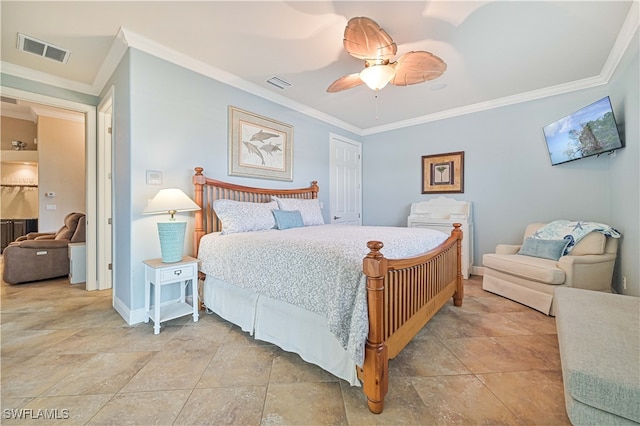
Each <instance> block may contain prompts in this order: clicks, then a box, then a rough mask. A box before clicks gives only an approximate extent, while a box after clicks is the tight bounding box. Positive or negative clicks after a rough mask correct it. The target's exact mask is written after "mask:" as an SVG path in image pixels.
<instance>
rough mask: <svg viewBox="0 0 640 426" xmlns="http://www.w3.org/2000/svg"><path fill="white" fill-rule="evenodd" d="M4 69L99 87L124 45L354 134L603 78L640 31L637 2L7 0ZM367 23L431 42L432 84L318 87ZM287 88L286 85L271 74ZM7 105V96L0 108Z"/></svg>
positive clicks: (94, 90)
mask: <svg viewBox="0 0 640 426" xmlns="http://www.w3.org/2000/svg"><path fill="white" fill-rule="evenodd" d="M0 5H1V6H0V7H1V15H2V16H1V19H2V21H1V23H2V26H1V27H2V46H1V49H2V50H1V59H2V72H3V73H5V74H12V75H22V76H26V77H28V78H30V79H33V80H36V81H42V82H46V83H49V84H53V85H56V86H61V87H66V88H69V89H72V90H78V91H81V92H85V93H90V94H94V95H96V94H98V93H99V91H100V90H101V89H102V86H103V85H104V84H105V82H106V79H107V78H108V76H109V74H110V72H111V71H112V70H113V67H114V66H115V65H116V64H117V60H119V58H120V57H121V55H122V53H123V52H124V48H125V47H126V46H132V47H134V48H137V49H139V50H142V51H145V52H148V53H152V54H154V55H157V56H159V57H161V58H164V59H167V60H169V61H172V62H176V63H178V64H180V65H182V66H185V67H187V68H190V69H193V70H195V71H197V72H200V73H202V74H205V75H208V76H211V77H213V78H216V79H219V80H221V81H224V82H226V83H228V84H231V85H233V86H236V87H239V88H242V89H244V90H247V91H249V92H252V93H255V94H257V95H259V96H263V97H265V98H268V99H271V100H273V101H275V102H278V103H280V104H283V105H285V106H289V107H293V108H295V109H297V110H300V111H303V112H305V113H307V114H309V115H312V116H314V117H317V118H320V119H322V120H324V121H327V122H330V123H333V124H337V125H339V126H341V127H343V128H345V129H347V130H351V131H354V132H356V133H358V134H370V133H375V132H379V131H383V130H387V129H391V128H397V127H402V126H405V125H409V124H416V123H419V122H425V121H431V120H435V119H440V118H445V117H450V116H454V115H459V114H464V113H468V112H473V111H478V110H482V109H487V108H492V107H496V106H501V105H507V104H511V103H515V102H520V101H524V100H529V99H536V98H540V97H543V96H549V95H553V94H557V93H563V92H567V91H571V90H576V89H580V88H585V87H592V86H596V85H600V84H605V83H606V82H607V81H608V79H609V78H610V77H611V74H612V72H613V70H614V69H615V66H616V65H617V63H618V61H619V60H620V57H621V55H622V53H623V52H624V50H625V49H626V47H627V46H628V44H629V43H630V42H631V40H632V37H633V35H634V33H635V31H636V30H637V28H638V21H639V18H638V15H639V12H638V2H637V0H636V1H635V2H634V1H611V0H609V1H566V2H561V1H468V2H466V1H452V0H449V1H408V2H400V1H350V2H349V1H299V2H296V1H257V2H245V1H194V2H188V1H139V2H128V1H127V2H116V1H62V2H54V1H44V2H32V1H5V0H2V2H1V3H0ZM354 16H367V17H369V18H371V19H373V20H375V21H376V22H377V23H378V24H379V25H380V26H381V27H382V28H384V29H385V30H386V31H387V33H389V35H391V37H392V38H393V39H394V41H395V42H396V43H397V45H398V56H400V55H402V54H403V53H405V52H408V51H411V50H426V51H429V52H432V53H433V54H435V55H437V56H439V57H440V58H442V59H443V60H444V61H445V62H446V63H447V65H448V68H447V71H446V72H445V73H444V75H443V76H442V77H440V78H438V79H436V80H433V81H430V82H426V83H422V84H418V85H413V86H406V87H396V86H391V85H388V86H387V87H385V88H384V89H382V90H381V91H380V93H379V95H378V98H377V100H376V98H375V92H373V91H371V90H370V89H368V88H367V87H366V86H365V85H361V86H359V87H356V88H353V89H350V90H346V91H343V92H339V93H327V92H326V88H327V87H328V86H329V84H331V83H332V82H333V81H334V80H335V79H337V78H338V77H341V76H343V75H345V74H350V73H354V72H359V71H360V70H361V69H362V68H363V63H362V61H360V60H358V59H355V58H353V57H351V56H349V55H348V54H347V53H346V52H345V51H344V49H343V47H342V38H343V32H344V27H345V25H346V23H347V21H348V20H349V18H351V17H354ZM18 33H23V34H26V35H29V36H32V37H35V38H38V39H41V40H43V41H46V42H49V43H52V44H54V45H57V46H60V47H63V48H65V49H69V50H71V52H72V53H71V57H70V59H69V61H68V63H67V64H59V63H56V62H54V61H51V60H49V59H45V58H40V57H38V56H35V55H32V54H29V53H24V52H21V51H18V50H17V49H16V39H17V34H18ZM273 76H277V77H279V78H282V79H284V80H286V81H288V82H289V83H291V84H292V87H290V88H288V89H286V90H281V89H278V88H276V87H274V86H272V85H270V84H268V83H266V80H267V79H269V78H271V77H273ZM3 105H4V103H3Z"/></svg>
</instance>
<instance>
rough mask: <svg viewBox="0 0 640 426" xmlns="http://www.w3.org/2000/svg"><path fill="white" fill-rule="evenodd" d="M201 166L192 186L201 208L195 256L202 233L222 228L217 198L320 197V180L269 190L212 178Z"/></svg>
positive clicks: (258, 200)
mask: <svg viewBox="0 0 640 426" xmlns="http://www.w3.org/2000/svg"><path fill="white" fill-rule="evenodd" d="M203 170H204V169H203V168H202V167H196V168H195V171H196V173H195V175H194V176H193V185H194V186H195V202H196V204H197V205H198V206H200V208H201V210H198V211H196V224H195V229H194V234H195V235H194V239H193V255H194V257H197V256H198V247H199V246H200V239H201V238H202V236H203V235H205V234H208V233H210V232H218V231H220V230H221V229H222V223H221V222H220V219H218V216H217V215H216V213H215V212H214V211H213V202H214V201H215V200H220V199H226V200H235V201H244V202H251V203H268V202H270V201H271V197H272V196H277V197H280V198H302V199H313V198H318V191H319V190H320V188H319V187H318V182H317V181H315V180H314V181H313V182H311V186H309V187H307V188H298V189H268V188H254V187H251V186H242V185H235V184H232V183H227V182H222V181H219V180H215V179H210V178H208V177H206V176H204V175H203V174H202V172H203Z"/></svg>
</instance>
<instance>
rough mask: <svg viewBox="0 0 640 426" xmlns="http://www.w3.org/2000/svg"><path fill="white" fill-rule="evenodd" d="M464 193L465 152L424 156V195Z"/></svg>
mask: <svg viewBox="0 0 640 426" xmlns="http://www.w3.org/2000/svg"><path fill="white" fill-rule="evenodd" d="M454 192H464V151H458V152H449V153H446V154H435V155H423V156H422V193H423V194H445V193H454Z"/></svg>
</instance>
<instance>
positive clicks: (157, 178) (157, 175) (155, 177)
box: [147, 170, 162, 185]
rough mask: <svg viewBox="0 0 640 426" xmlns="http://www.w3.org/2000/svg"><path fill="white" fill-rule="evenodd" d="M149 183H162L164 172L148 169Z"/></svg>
mask: <svg viewBox="0 0 640 426" xmlns="http://www.w3.org/2000/svg"><path fill="white" fill-rule="evenodd" d="M147 185H162V172H159V171H157V170H147Z"/></svg>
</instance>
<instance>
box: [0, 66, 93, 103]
mask: <svg viewBox="0 0 640 426" xmlns="http://www.w3.org/2000/svg"><path fill="white" fill-rule="evenodd" d="M0 66H1V68H0V71H1V72H2V73H3V74H9V75H13V76H16V77H20V78H24V79H27V80H31V81H35V82H37V83H42V84H47V85H49V86H54V87H60V88H62V89H67V90H73V91H74V92H80V93H86V94H90V95H95V93H93V87H92V86H91V85H89V84H86V83H80V82H78V81H74V80H69V79H66V78H62V77H58V76H55V75H52V74H48V73H45V72H41V71H36V70H33V69H31V68H26V67H22V66H20V65H15V64H12V63H9V62H4V61H3V62H2V63H1V65H0Z"/></svg>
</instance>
